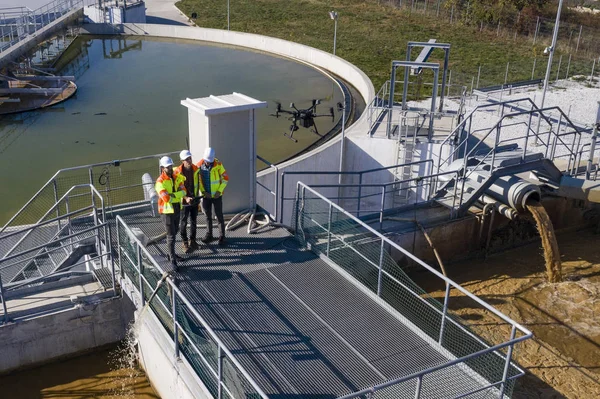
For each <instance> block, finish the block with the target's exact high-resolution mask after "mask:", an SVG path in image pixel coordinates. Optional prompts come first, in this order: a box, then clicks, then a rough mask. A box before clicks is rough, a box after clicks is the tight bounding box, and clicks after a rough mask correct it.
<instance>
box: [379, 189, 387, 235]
mask: <svg viewBox="0 0 600 399" xmlns="http://www.w3.org/2000/svg"><path fill="white" fill-rule="evenodd" d="M385 193H386V189H385V186H383V190H381V212H379V230H383V211H384V210H385Z"/></svg>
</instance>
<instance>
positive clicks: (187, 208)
mask: <svg viewBox="0 0 600 399" xmlns="http://www.w3.org/2000/svg"><path fill="white" fill-rule="evenodd" d="M179 158H180V159H181V165H179V166H178V167H176V168H175V169H173V170H174V171H175V173H177V174H179V175H182V176H184V177H185V182H184V186H185V191H186V195H187V196H188V197H190V198H192V201H191V202H190V203H189V204H187V205H186V204H184V205H183V211H182V214H183V215H182V217H181V222H180V224H179V231H180V233H181V239H182V240H183V250H184V251H185V253H186V254H189V253H191V252H194V251H195V250H196V249H198V248H199V247H198V243H197V242H196V229H197V227H196V226H197V222H196V219H197V218H198V205H200V197H199V196H198V172H199V171H200V168H198V167H197V166H196V165H194V164H193V163H192V153H191V152H190V151H189V150H183V151H181V152H180V153H179ZM188 219H189V220H190V239H189V241H188V235H187V222H188Z"/></svg>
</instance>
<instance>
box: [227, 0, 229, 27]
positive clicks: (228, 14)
mask: <svg viewBox="0 0 600 399" xmlns="http://www.w3.org/2000/svg"><path fill="white" fill-rule="evenodd" d="M227 30H229V0H227Z"/></svg>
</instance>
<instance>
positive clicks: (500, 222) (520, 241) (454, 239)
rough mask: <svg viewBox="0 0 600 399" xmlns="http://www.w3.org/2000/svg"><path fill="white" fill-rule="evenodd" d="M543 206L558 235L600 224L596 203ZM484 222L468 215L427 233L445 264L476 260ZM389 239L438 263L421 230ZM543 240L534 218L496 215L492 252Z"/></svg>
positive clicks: (552, 201)
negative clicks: (481, 227)
mask: <svg viewBox="0 0 600 399" xmlns="http://www.w3.org/2000/svg"><path fill="white" fill-rule="evenodd" d="M542 204H543V205H544V208H545V209H546V212H548V216H549V217H550V220H551V221H552V225H553V226H554V229H555V231H556V232H557V233H558V234H561V233H568V232H570V231H575V230H578V229H582V228H588V227H593V226H596V225H598V223H600V206H598V205H596V204H585V202H583V201H578V200H572V199H567V198H556V197H545V198H543V199H542ZM481 222H482V221H481V218H480V217H479V216H467V217H464V218H461V219H458V220H451V221H448V222H444V223H440V224H437V225H432V226H426V227H425V230H426V231H427V233H428V234H429V236H430V237H431V241H432V242H433V244H434V245H435V247H436V249H437V250H438V252H439V254H440V257H441V258H442V261H443V262H444V264H447V263H452V262H457V261H460V260H463V259H467V258H473V257H474V256H476V255H478V254H481V253H482V252H483V251H484V249H485V243H486V240H487V234H488V228H489V222H490V219H489V218H488V219H487V220H486V221H484V226H483V227H484V230H483V233H482V235H481V237H480V236H479V231H480V226H481ZM388 237H389V238H390V239H392V240H393V241H394V242H396V243H398V244H399V245H400V246H401V247H402V248H404V249H406V250H407V251H409V252H410V253H412V254H413V255H415V256H416V257H418V258H419V259H421V260H423V261H424V262H426V263H428V264H430V265H436V264H437V260H436V259H435V256H434V254H433V250H432V249H431V247H430V245H429V244H428V242H427V241H426V240H425V237H424V236H423V234H422V233H421V231H420V230H417V229H414V230H411V231H406V232H403V233H397V234H392V235H388ZM539 239H540V238H539V235H538V232H537V228H536V225H535V222H534V221H533V218H532V217H531V216H530V215H527V214H524V215H520V216H519V217H518V218H517V219H516V220H509V219H507V218H505V217H503V216H501V215H499V214H496V215H495V216H494V224H493V226H492V231H491V236H490V246H489V251H488V253H495V252H501V251H504V250H507V249H511V248H515V247H519V246H521V245H525V244H528V243H530V242H535V241H539ZM391 255H392V257H393V258H394V259H395V260H396V261H397V262H399V263H400V264H401V265H405V264H406V263H407V260H406V259H405V257H404V255H403V254H401V253H400V252H398V251H396V250H392V252H391Z"/></svg>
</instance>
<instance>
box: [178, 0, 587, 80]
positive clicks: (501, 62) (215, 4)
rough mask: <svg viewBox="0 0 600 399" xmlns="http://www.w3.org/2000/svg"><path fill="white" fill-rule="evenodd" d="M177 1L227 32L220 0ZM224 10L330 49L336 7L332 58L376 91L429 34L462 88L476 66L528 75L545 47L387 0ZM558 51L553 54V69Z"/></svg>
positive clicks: (266, 30)
mask: <svg viewBox="0 0 600 399" xmlns="http://www.w3.org/2000/svg"><path fill="white" fill-rule="evenodd" d="M176 5H177V7H179V8H180V9H181V10H182V11H183V12H184V13H185V14H186V15H188V16H190V15H191V14H192V13H193V12H196V13H197V14H198V18H197V20H196V24H197V25H198V26H201V27H206V28H216V29H227V1H226V0H220V1H214V0H182V1H179V2H178V3H176ZM230 10H231V14H230V21H231V30H235V31H241V32H249V33H258V34H261V35H267V36H272V37H278V38H281V39H286V40H290V41H294V42H298V43H302V44H306V45H308V46H312V47H315V48H318V49H321V50H324V51H332V48H333V21H332V20H331V19H330V18H329V15H328V11H331V10H336V11H338V13H339V20H338V32H337V50H336V52H337V55H338V56H340V57H342V58H344V59H346V60H348V61H349V62H351V63H353V64H354V65H356V66H357V67H359V68H360V69H362V70H363V71H364V72H365V73H366V74H367V75H368V76H369V77H370V78H371V80H372V81H373V84H374V86H375V90H378V89H379V87H380V86H381V85H382V84H383V83H384V82H385V81H386V80H387V79H389V73H390V65H391V61H392V60H402V59H405V57H406V43H407V42H408V41H427V40H429V39H430V38H435V39H437V41H438V42H448V43H451V44H452V49H451V53H450V69H451V71H452V83H461V84H464V85H467V86H470V84H471V81H472V78H473V77H475V79H476V76H477V71H478V67H479V66H480V65H481V67H482V70H481V79H480V86H485V85H491V84H500V83H503V82H504V75H505V71H506V63H507V62H510V67H509V78H508V80H509V81H517V80H524V79H530V78H531V73H532V67H533V58H534V57H536V55H538V56H539V55H540V54H541V53H542V51H543V47H544V45H543V44H540V43H538V44H536V47H534V46H532V45H531V42H530V41H528V40H526V39H524V38H519V37H517V39H516V40H513V39H512V38H511V39H505V38H497V37H496V34H495V32H485V31H484V32H479V31H478V29H476V28H473V27H468V26H461V25H458V24H454V25H450V24H449V23H448V21H447V20H441V17H440V19H437V20H436V19H435V18H433V19H432V17H428V16H426V15H423V14H419V13H412V14H411V13H409V12H408V11H403V10H397V9H394V8H392V7H389V6H388V5H387V1H381V4H378V2H377V1H376V0H370V1H359V0H344V1H327V0H230ZM419 51H420V50H417V51H413V54H415V53H418V52H419ZM558 56H559V55H558V54H557V55H555V63H556V65H553V67H554V68H555V71H556V68H557V64H558ZM414 57H416V55H415V56H414ZM567 58H568V56H566V57H565V58H564V60H563V62H564V63H563V66H562V68H561V76H562V75H564V73H565V72H566V59H567ZM413 59H414V58H413ZM442 60H443V51H441V50H438V51H435V52H434V53H433V59H430V61H442ZM546 63H547V59H546V58H543V57H540V58H538V60H537V66H536V71H535V77H536V78H542V77H543V76H544V73H545V70H546ZM587 64H589V65H587ZM579 70H581V71H586V70H587V73H588V74H589V73H590V70H591V62H590V61H581V63H579V64H576V63H575V62H573V63H572V65H571V70H570V73H569V75H572V74H573V73H576V72H578V71H579ZM555 75H556V72H554V76H555Z"/></svg>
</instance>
